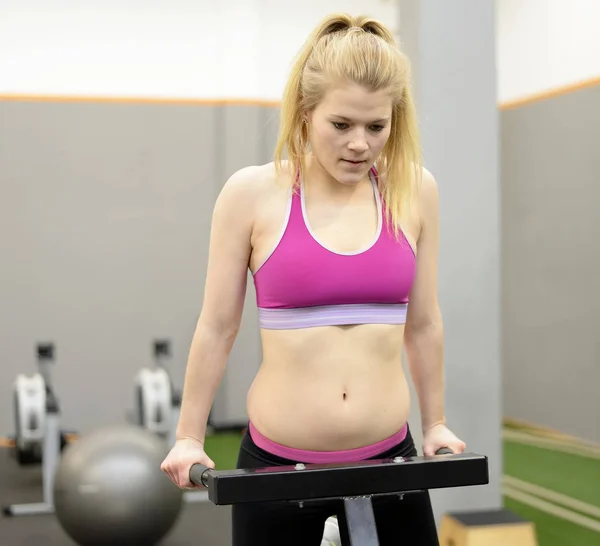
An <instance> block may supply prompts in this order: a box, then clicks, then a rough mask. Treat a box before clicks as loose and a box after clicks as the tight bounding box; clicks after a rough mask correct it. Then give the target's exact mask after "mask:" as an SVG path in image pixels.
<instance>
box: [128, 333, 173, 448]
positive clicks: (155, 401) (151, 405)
mask: <svg viewBox="0 0 600 546" xmlns="http://www.w3.org/2000/svg"><path fill="white" fill-rule="evenodd" d="M152 347H153V356H154V366H152V367H144V368H142V369H141V370H140V371H139V372H138V373H137V375H136V376H135V410H134V411H135V422H136V424H138V425H140V426H141V427H143V428H145V429H146V430H149V431H150V432H153V433H155V434H157V435H158V436H160V437H162V438H164V439H165V440H166V442H167V443H168V445H169V446H172V445H173V444H174V443H175V431H176V428H177V421H178V420H179V411H180V407H181V393H180V391H178V390H177V389H175V387H174V385H173V381H172V378H171V374H170V373H169V367H168V365H167V361H168V360H169V359H170V357H171V343H170V342H169V340H166V339H161V340H155V341H154V343H153V346H152Z"/></svg>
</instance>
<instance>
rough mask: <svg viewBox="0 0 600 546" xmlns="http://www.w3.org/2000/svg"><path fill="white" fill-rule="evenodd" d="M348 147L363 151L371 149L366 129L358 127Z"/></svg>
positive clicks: (355, 150)
mask: <svg viewBox="0 0 600 546" xmlns="http://www.w3.org/2000/svg"><path fill="white" fill-rule="evenodd" d="M348 148H349V149H350V150H352V151H354V152H358V153H362V152H366V151H367V150H368V149H369V145H368V143H367V138H366V136H365V133H364V131H362V130H361V129H357V130H356V131H355V132H354V133H353V135H352V138H351V139H350V142H348Z"/></svg>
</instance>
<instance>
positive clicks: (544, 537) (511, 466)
mask: <svg viewBox="0 0 600 546" xmlns="http://www.w3.org/2000/svg"><path fill="white" fill-rule="evenodd" d="M240 441H241V434H239V433H222V434H216V435H213V436H208V437H207V438H206V451H207V453H208V455H209V457H211V459H212V460H213V461H214V462H215V464H216V467H217V469H219V470H228V469H232V468H235V465H236V460H237V452H238V449H239V446H240ZM504 469H505V473H506V474H507V475H509V476H512V477H514V478H518V479H519V480H523V481H526V482H529V483H533V484H535V485H539V486H542V487H545V488H547V489H552V490H553V491H556V492H558V493H562V494H565V495H568V496H570V497H573V498H575V499H578V500H581V501H584V502H587V503H589V504H593V505H595V506H600V459H593V458H588V457H583V456H578V455H571V454H568V453H562V452H559V451H553V450H550V449H546V448H540V447H535V446H529V445H523V444H520V443H518V442H513V441H505V442H504ZM504 504H505V507H506V508H508V509H509V510H512V511H513V512H515V513H516V514H518V515H520V516H521V517H523V518H525V519H527V520H529V521H532V522H533V523H534V524H535V526H536V534H537V537H538V541H539V542H538V546H600V533H595V532H593V531H590V530H589V529H586V528H584V527H580V526H578V525H575V524H573V523H570V522H568V521H565V520H563V519H560V518H557V517H555V516H552V515H549V514H546V513H544V512H542V511H540V510H537V509H535V508H532V507H530V506H527V505H525V504H522V503H520V502H517V501H515V500H512V499H510V498H507V497H505V498H504ZM507 546H510V545H507Z"/></svg>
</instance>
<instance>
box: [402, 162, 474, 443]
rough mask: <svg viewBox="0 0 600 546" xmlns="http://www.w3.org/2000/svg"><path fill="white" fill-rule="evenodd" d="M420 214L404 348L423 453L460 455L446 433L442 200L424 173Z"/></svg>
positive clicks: (425, 170) (430, 179)
mask: <svg viewBox="0 0 600 546" xmlns="http://www.w3.org/2000/svg"><path fill="white" fill-rule="evenodd" d="M417 210H418V213H419V217H420V230H419V237H418V239H417V269H416V275H415V280H414V284H413V288H412V290H411V294H410V301H409V304H408V313H407V319H406V328H405V331H404V347H405V351H406V356H407V358H408V368H409V371H410V374H411V377H412V380H413V383H414V386H415V390H416V391H417V396H418V399H419V407H420V410H421V426H422V430H423V452H424V454H425V455H433V454H434V453H435V452H436V451H437V450H438V449H439V448H441V447H449V448H450V449H452V451H454V452H455V453H462V452H463V451H464V449H465V447H466V446H465V444H464V442H462V441H461V440H460V439H458V438H457V437H456V436H455V435H454V434H453V433H452V432H451V431H450V430H448V428H446V416H445V410H444V328H443V323H442V314H441V311H440V307H439V303H438V288H437V275H438V248H439V196H438V188H437V183H436V181H435V179H434V177H433V176H432V174H431V173H430V172H429V171H428V170H427V169H423V177H422V181H421V186H420V187H419V191H418V204H417Z"/></svg>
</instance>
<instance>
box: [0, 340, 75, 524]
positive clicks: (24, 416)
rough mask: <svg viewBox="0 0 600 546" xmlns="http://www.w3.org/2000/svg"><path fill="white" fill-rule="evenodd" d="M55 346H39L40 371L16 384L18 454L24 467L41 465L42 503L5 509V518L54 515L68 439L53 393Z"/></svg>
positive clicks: (16, 381) (16, 452) (20, 375)
mask: <svg viewBox="0 0 600 546" xmlns="http://www.w3.org/2000/svg"><path fill="white" fill-rule="evenodd" d="M54 355H55V353H54V345H53V344H52V343H42V344H39V345H38V346H37V358H38V367H39V371H38V372H37V373H35V374H33V375H31V376H28V375H25V374H19V375H18V376H17V378H16V380H15V382H14V384H13V401H14V415H15V455H16V458H17V461H18V462H19V464H21V465H31V464H39V463H41V465H42V481H43V486H42V487H43V500H42V502H39V503H30V504H12V505H9V506H5V507H3V511H4V514H5V515H6V516H25V515H38V514H51V513H53V512H54V506H53V500H52V488H53V480H54V474H55V472H56V468H57V465H58V460H59V457H60V452H61V450H62V448H64V446H65V445H66V436H65V434H64V433H62V432H61V430H60V407H59V403H58V398H57V397H56V393H55V391H54V388H53V385H52V381H51V373H50V367H51V365H52V364H53V363H54Z"/></svg>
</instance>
